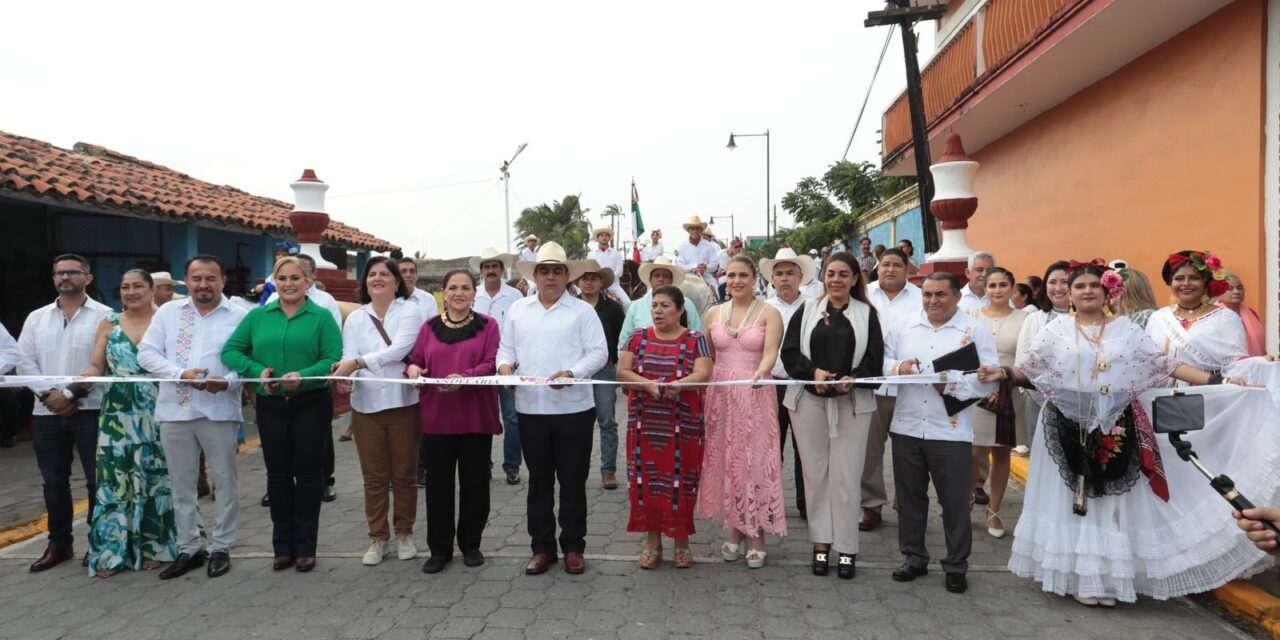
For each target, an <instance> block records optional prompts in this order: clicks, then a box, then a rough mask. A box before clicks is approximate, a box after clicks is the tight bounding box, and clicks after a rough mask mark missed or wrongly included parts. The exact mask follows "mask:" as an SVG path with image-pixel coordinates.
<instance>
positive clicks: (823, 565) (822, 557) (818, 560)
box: [813, 549, 831, 576]
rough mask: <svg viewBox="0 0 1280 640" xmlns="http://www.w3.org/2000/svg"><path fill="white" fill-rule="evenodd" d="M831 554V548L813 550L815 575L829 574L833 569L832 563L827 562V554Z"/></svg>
mask: <svg viewBox="0 0 1280 640" xmlns="http://www.w3.org/2000/svg"><path fill="white" fill-rule="evenodd" d="M830 554H831V550H830V549H823V550H821V551H819V550H817V549H814V550H813V575H815V576H825V575H827V572H828V571H830V570H831V565H830V564H828V562H827V556H828V555H830Z"/></svg>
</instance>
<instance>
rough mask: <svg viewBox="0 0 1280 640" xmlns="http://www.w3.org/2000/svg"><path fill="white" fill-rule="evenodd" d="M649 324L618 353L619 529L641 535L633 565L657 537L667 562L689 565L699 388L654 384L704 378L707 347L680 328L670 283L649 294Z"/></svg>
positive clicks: (652, 552) (678, 297)
mask: <svg viewBox="0 0 1280 640" xmlns="http://www.w3.org/2000/svg"><path fill="white" fill-rule="evenodd" d="M652 311H653V326H651V327H646V328H644V329H637V330H636V331H635V332H634V333H632V334H631V336H629V337H628V338H627V339H626V343H625V346H624V347H623V348H622V350H621V351H620V352H619V354H618V382H619V383H623V384H624V386H625V387H626V388H627V478H628V480H629V482H630V491H631V517H630V518H629V519H628V520H627V531H635V532H644V533H646V534H648V537H647V538H646V540H645V544H644V549H643V550H642V551H641V552H640V567H641V568H643V569H653V568H656V567H657V566H658V563H660V562H662V536H663V534H666V535H667V536H668V537H670V538H673V539H674V540H675V566H676V568H679V569H684V568H687V567H691V566H693V552H692V551H690V550H689V535H690V534H692V533H693V532H694V529H693V508H694V505H695V504H696V503H697V501H698V479H699V476H700V474H701V471H702V435H703V430H702V393H701V391H700V389H699V388H698V387H677V386H659V385H658V384H657V383H658V382H682V383H693V382H704V381H706V380H708V379H709V378H710V377H711V366H712V362H711V355H710V353H711V350H710V347H708V346H707V340H706V338H705V337H703V335H702V334H701V333H698V332H697V331H690V330H689V329H687V328H685V326H684V325H685V321H684V320H683V319H682V318H685V317H687V316H685V315H684V294H682V293H681V292H680V289H679V288H677V287H672V286H665V287H659V288H658V289H656V290H655V291H654V292H653V309H652Z"/></svg>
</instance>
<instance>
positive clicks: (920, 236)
mask: <svg viewBox="0 0 1280 640" xmlns="http://www.w3.org/2000/svg"><path fill="white" fill-rule="evenodd" d="M894 224H895V225H896V226H897V237H896V238H895V239H894V244H892V245H890V244H889V243H887V242H886V243H885V245H884V246H886V247H889V246H897V243H898V242H901V241H902V240H903V239H904V238H905V239H907V240H910V241H911V245H912V246H914V247H915V249H916V252H915V257H914V261H915V263H916V264H922V263H923V262H924V225H923V224H921V222H920V207H916V208H914V209H911V210H910V211H908V212H906V213H904V214H902V215H900V216H898V218H897V219H896V220H895V221H894Z"/></svg>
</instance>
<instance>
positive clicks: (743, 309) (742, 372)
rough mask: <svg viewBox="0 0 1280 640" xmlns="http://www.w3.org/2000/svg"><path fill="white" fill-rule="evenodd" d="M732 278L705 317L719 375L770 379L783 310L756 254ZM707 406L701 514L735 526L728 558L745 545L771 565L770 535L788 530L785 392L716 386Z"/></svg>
mask: <svg viewBox="0 0 1280 640" xmlns="http://www.w3.org/2000/svg"><path fill="white" fill-rule="evenodd" d="M726 278H727V279H726V282H725V288H726V293H727V295H728V296H729V300H728V301H727V302H725V303H724V304H721V305H718V306H715V307H712V308H710V309H708V310H707V312H706V314H705V315H704V318H703V326H705V327H707V328H708V329H707V333H708V335H709V336H710V337H711V346H712V355H713V356H714V358H715V368H714V369H712V373H711V380H712V382H716V381H720V380H757V381H758V380H764V379H769V378H770V377H771V376H770V374H769V372H770V371H771V370H772V369H773V364H774V361H775V360H777V358H778V347H779V346H780V345H781V343H782V314H781V313H779V312H778V310H777V309H775V308H773V307H772V306H770V305H768V304H766V303H765V302H764V301H762V300H760V299H759V298H756V296H755V292H754V290H753V285H754V284H755V281H756V266H755V264H754V263H753V262H751V259H750V258H747V257H746V256H742V255H739V256H735V257H734V258H733V260H731V261H729V266H728V267H727V272H726ZM704 407H705V410H706V421H705V424H706V427H705V429H706V444H705V447H704V449H703V457H702V496H701V500H700V501H699V502H698V515H700V516H702V517H703V518H707V519H709V520H715V521H717V522H719V523H720V524H721V526H723V527H724V528H726V529H728V530H729V540H728V541H727V542H725V543H724V544H723V545H722V546H721V547H720V554H721V556H722V557H723V558H724V560H725V561H726V562H733V561H734V560H737V559H738V558H739V557H740V556H741V555H743V552H744V551H745V556H746V559H747V566H748V567H750V568H752V569H758V568H760V567H763V566H764V558H765V547H764V534H765V533H766V532H767V533H772V534H774V535H778V536H785V535H787V521H786V517H785V515H784V508H783V502H782V458H781V455H780V454H779V451H778V446H779V445H778V396H777V393H776V392H775V391H774V390H773V389H772V388H769V387H759V386H751V385H740V386H738V385H735V386H724V387H709V388H708V390H707V400H706V403H705V405H704ZM744 539H745V540H746V541H747V542H746V547H747V548H746V549H742V546H743V541H744Z"/></svg>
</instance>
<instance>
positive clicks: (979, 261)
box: [960, 251, 996, 311]
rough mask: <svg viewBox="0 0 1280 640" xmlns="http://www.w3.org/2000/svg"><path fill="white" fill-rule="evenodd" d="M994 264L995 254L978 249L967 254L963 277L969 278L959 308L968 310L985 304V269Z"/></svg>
mask: <svg viewBox="0 0 1280 640" xmlns="http://www.w3.org/2000/svg"><path fill="white" fill-rule="evenodd" d="M994 266H996V259H995V256H993V255H991V254H989V253H986V252H983V251H979V252H977V253H975V254H973V255H971V256H969V264H968V266H967V267H965V270H964V277H966V278H968V279H969V284H967V285H965V287H964V292H963V293H962V294H961V297H960V310H961V311H968V310H970V309H977V308H980V307H985V306H987V271H988V270H990V269H991V268H992V267H994Z"/></svg>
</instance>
